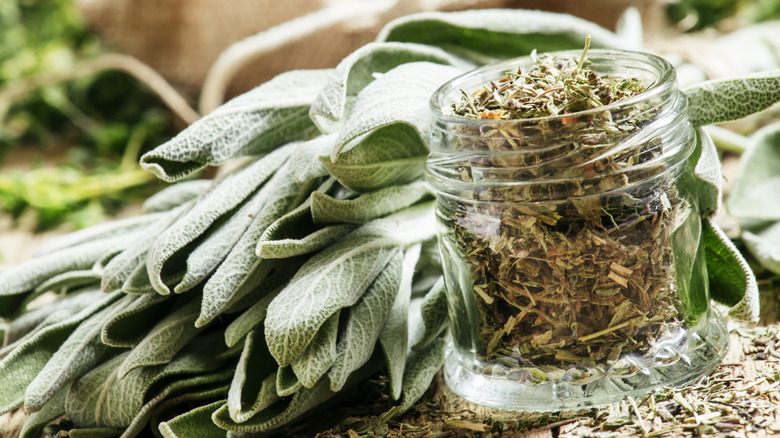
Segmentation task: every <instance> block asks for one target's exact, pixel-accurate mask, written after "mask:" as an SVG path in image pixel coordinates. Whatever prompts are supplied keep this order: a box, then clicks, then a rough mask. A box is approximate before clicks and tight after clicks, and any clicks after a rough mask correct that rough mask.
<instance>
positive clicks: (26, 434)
mask: <svg viewBox="0 0 780 438" xmlns="http://www.w3.org/2000/svg"><path fill="white" fill-rule="evenodd" d="M68 391H70V383H68V384H67V385H65V386H64V387H63V388H62V389H60V390H59V391H57V394H55V395H54V397H52V398H51V400H49V401H48V403H46V404H45V405H44V406H43V407H42V408H41V409H40V410H38V411H37V412H33V413H31V414H30V416H29V417H28V418H27V420H26V421H25V422H24V425H22V430H20V431H19V438H40V437H42V436H44V433H43V429H44V427H46V425H48V424H49V423H51V422H52V421H54V420H56V419H57V418H59V417H61V416H62V415H64V414H65V397H66V396H67V395H68Z"/></svg>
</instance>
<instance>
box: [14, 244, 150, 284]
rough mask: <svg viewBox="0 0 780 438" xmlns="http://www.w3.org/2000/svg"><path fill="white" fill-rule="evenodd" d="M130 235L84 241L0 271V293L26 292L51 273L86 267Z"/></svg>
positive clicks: (90, 265) (121, 245)
mask: <svg viewBox="0 0 780 438" xmlns="http://www.w3.org/2000/svg"><path fill="white" fill-rule="evenodd" d="M133 237H135V236H132V235H130V236H127V235H120V236H115V237H111V238H108V239H103V240H98V241H94V242H91V241H90V242H85V243H82V244H79V245H75V246H72V247H68V248H65V249H62V250H60V251H55V252H53V253H50V254H47V255H43V256H40V257H36V258H34V259H31V260H29V261H27V262H25V263H22V264H21V265H17V266H14V267H12V268H9V269H6V270H3V271H0V295H16V294H22V293H25V292H29V291H31V290H33V289H35V288H36V287H37V286H39V285H40V284H42V283H44V282H45V281H47V280H49V279H50V278H52V277H54V276H55V275H59V274H62V273H65V272H69V271H79V270H86V269H89V268H91V267H92V265H93V264H94V263H95V261H96V260H97V259H99V258H100V257H101V256H102V255H103V254H105V253H107V252H110V251H113V250H115V249H116V248H117V247H123V246H125V245H127V244H128V243H129V242H130V241H131V239H132V238H133Z"/></svg>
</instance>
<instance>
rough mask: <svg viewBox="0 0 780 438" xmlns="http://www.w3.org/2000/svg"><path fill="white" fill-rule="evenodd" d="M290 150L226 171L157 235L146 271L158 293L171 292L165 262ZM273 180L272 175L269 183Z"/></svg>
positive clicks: (230, 207)
mask: <svg viewBox="0 0 780 438" xmlns="http://www.w3.org/2000/svg"><path fill="white" fill-rule="evenodd" d="M291 153H292V149H291V148H290V147H283V148H280V149H277V150H276V151H274V152H272V153H270V154H268V155H266V156H265V157H263V158H260V159H258V160H256V161H255V162H253V163H250V164H248V165H247V166H245V167H243V168H241V169H239V170H237V171H234V172H232V173H230V174H228V175H227V176H226V177H225V178H223V179H222V180H221V181H220V182H219V183H217V184H215V185H214V186H213V188H212V189H211V190H210V191H209V192H208V193H206V194H204V195H203V196H202V197H201V198H199V199H198V202H196V203H195V204H194V205H193V207H192V208H191V209H190V210H189V211H187V212H186V213H185V214H183V215H182V216H181V217H179V218H178V219H177V220H176V221H175V222H174V223H173V224H172V225H171V226H169V227H168V228H167V229H166V230H165V231H164V232H163V233H162V234H161V235H160V236H159V237H158V238H157V240H156V241H155V242H154V244H153V245H152V248H151V249H150V250H149V257H148V258H147V270H148V271H149V275H150V279H151V281H152V284H153V285H154V287H155V289H156V290H157V292H158V293H161V294H163V295H165V294H168V293H170V290H169V288H168V286H166V285H165V284H164V283H163V281H162V276H163V269H164V266H165V264H166V262H168V261H169V259H171V258H172V257H173V256H174V255H175V254H177V252H179V251H181V250H182V249H183V248H184V247H185V246H187V245H188V244H190V243H192V242H194V241H195V240H196V239H197V238H198V237H200V236H201V235H202V234H203V233H204V232H206V230H207V229H208V228H209V226H211V225H212V224H213V223H214V222H215V221H216V220H217V219H219V217H220V216H222V215H224V214H225V213H228V212H229V211H231V210H233V209H234V208H236V206H238V205H239V204H241V203H242V202H243V201H244V200H245V199H246V198H247V197H249V195H250V194H251V193H252V192H254V191H255V189H256V188H257V187H258V186H260V184H263V183H264V182H266V180H268V179H269V178H271V177H272V175H274V174H275V173H276V171H277V170H278V169H279V167H280V166H281V165H282V164H283V163H285V162H286V161H287V159H288V158H289V156H290V154H291ZM272 181H273V178H272V179H271V181H268V184H271V183H272Z"/></svg>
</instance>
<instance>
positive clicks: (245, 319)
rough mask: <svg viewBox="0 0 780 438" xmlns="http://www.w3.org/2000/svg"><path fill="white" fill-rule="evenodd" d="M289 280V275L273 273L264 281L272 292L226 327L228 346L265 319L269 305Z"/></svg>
mask: <svg viewBox="0 0 780 438" xmlns="http://www.w3.org/2000/svg"><path fill="white" fill-rule="evenodd" d="M289 280H290V278H289V277H288V276H287V275H276V274H271V275H269V276H268V277H267V278H266V280H265V281H263V286H262V287H263V288H268V290H270V292H268V293H266V294H265V295H264V296H263V298H261V299H259V300H257V302H255V304H253V305H252V307H250V308H248V309H247V310H246V311H244V313H242V314H241V315H239V316H238V317H237V318H236V319H234V320H233V322H231V323H230V325H229V326H228V327H227V328H226V329H225V344H226V345H227V346H228V347H232V346H234V345H236V344H237V343H238V341H240V340H241V339H243V338H244V336H246V335H247V334H248V333H249V332H250V331H251V330H252V329H254V328H255V327H257V326H258V325H259V324H260V323H261V322H263V321H264V320H265V315H266V313H267V312H268V305H269V304H271V301H272V300H273V299H274V298H276V296H277V295H279V292H281V291H282V288H283V287H284V285H285V284H286V283H287V282H288V281H289Z"/></svg>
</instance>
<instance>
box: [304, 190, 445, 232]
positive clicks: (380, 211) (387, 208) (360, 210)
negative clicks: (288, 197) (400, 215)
mask: <svg viewBox="0 0 780 438" xmlns="http://www.w3.org/2000/svg"><path fill="white" fill-rule="evenodd" d="M429 194H430V191H429V190H428V186H427V184H426V183H425V182H424V181H415V182H413V183H411V184H407V185H402V186H391V187H386V188H384V189H380V190H377V191H375V192H369V193H366V194H364V195H361V196H359V197H357V198H355V199H346V200H339V199H335V198H333V197H330V196H328V195H327V194H325V193H316V192H315V193H312V195H311V215H312V217H313V218H314V222H315V223H318V224H331V223H344V222H346V223H351V224H362V223H365V222H368V221H370V220H372V219H376V218H378V217H382V216H385V215H387V214H390V213H392V212H394V211H398V210H401V209H403V208H406V207H409V206H410V205H412V204H414V203H415V202H417V201H419V200H420V199H422V198H423V197H425V196H427V195H429Z"/></svg>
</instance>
